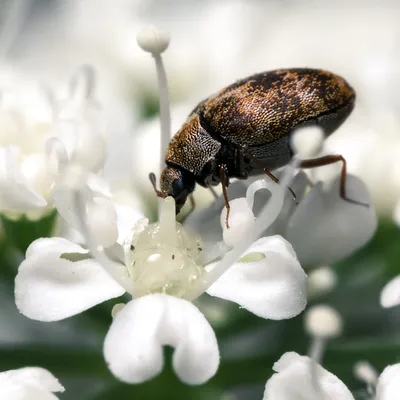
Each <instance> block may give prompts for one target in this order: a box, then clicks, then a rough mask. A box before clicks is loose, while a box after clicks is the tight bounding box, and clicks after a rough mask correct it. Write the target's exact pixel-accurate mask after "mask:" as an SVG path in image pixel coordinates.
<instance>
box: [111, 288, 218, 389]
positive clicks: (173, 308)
mask: <svg viewBox="0 0 400 400" xmlns="http://www.w3.org/2000/svg"><path fill="white" fill-rule="evenodd" d="M163 345H169V346H172V347H174V348H175V352H174V356H173V366H174V369H175V372H176V373H177V375H178V376H179V378H180V379H181V380H182V381H183V382H185V383H187V384H192V385H193V384H201V383H204V382H206V381H207V380H208V379H210V378H211V377H212V376H213V375H214V374H215V373H216V371H217V368H218V365H219V351H218V344H217V339H216V337H215V334H214V331H213V330H212V328H211V326H210V325H209V323H208V322H207V320H206V319H205V318H204V315H203V314H202V313H201V312H200V311H199V310H198V309H197V308H196V307H195V306H194V305H193V304H192V303H190V302H188V301H187V300H183V299H179V298H176V297H172V296H167V295H164V294H153V295H147V296H144V297H140V298H138V299H136V300H132V301H131V302H129V303H128V304H127V305H126V306H125V308H124V309H123V310H122V311H120V312H119V313H118V315H117V316H116V318H115V320H114V321H113V323H112V325H111V327H110V330H109V331H108V333H107V336H106V339H105V342H104V356H105V359H106V361H107V363H108V366H109V368H110V370H111V372H112V373H113V374H114V375H115V376H116V377H117V378H119V379H121V380H122V381H124V382H128V383H140V382H144V381H147V380H149V379H151V378H153V377H154V376H156V375H157V374H159V373H160V372H161V370H162V368H163V355H162V346H163Z"/></svg>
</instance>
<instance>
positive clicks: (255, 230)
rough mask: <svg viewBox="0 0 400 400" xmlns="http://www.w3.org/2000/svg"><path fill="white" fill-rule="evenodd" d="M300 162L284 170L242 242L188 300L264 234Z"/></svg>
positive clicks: (210, 283)
mask: <svg viewBox="0 0 400 400" xmlns="http://www.w3.org/2000/svg"><path fill="white" fill-rule="evenodd" d="M299 163H300V160H299V159H297V158H296V157H295V158H294V159H293V161H292V162H291V164H289V166H288V167H287V168H286V170H285V173H284V175H283V177H282V179H281V180H280V182H279V184H276V185H274V186H271V188H274V189H273V191H274V192H273V193H272V195H271V197H270V199H269V201H268V202H267V203H266V204H265V206H264V207H263V209H262V210H261V212H260V213H259V215H258V218H257V219H256V222H255V224H254V225H253V226H252V227H251V229H249V230H245V232H243V241H242V242H241V243H239V244H238V245H237V246H235V247H234V248H233V249H232V251H231V252H229V253H227V254H226V255H225V257H224V258H223V259H222V260H221V261H220V262H218V263H217V264H216V265H215V266H214V268H213V269H212V270H211V271H209V272H208V273H207V275H206V276H205V278H204V280H203V282H202V284H201V285H199V287H198V289H197V291H194V292H193V297H192V298H190V299H188V300H194V299H195V298H197V297H198V296H200V295H201V294H202V293H204V292H205V291H206V290H207V289H208V288H209V287H210V286H211V285H212V284H213V283H214V282H215V281H216V280H217V279H218V278H219V277H220V276H221V275H223V274H224V273H225V272H226V271H227V270H228V269H229V268H230V267H231V266H232V265H233V264H234V263H235V262H236V261H237V260H238V259H239V258H240V256H241V255H242V254H243V253H244V252H245V251H246V250H247V249H248V248H249V247H250V246H251V245H252V243H253V242H254V241H255V240H257V239H258V238H259V237H260V235H261V234H262V232H264V231H265V230H266V229H267V228H268V227H269V226H270V225H271V224H272V223H273V222H274V221H275V219H276V218H277V217H278V215H279V213H280V212H281V209H282V207H283V201H284V194H285V189H286V188H287V187H288V186H289V183H290V181H291V180H292V179H293V176H294V173H295V170H296V168H297V167H298V165H299Z"/></svg>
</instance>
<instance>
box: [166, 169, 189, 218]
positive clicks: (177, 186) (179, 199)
mask: <svg viewBox="0 0 400 400" xmlns="http://www.w3.org/2000/svg"><path fill="white" fill-rule="evenodd" d="M160 186H161V193H162V194H163V196H164V197H167V196H171V197H173V198H174V199H175V205H176V213H177V214H178V213H179V211H180V210H181V208H182V207H183V205H184V204H185V202H186V199H187V197H188V196H189V194H191V193H192V192H193V190H194V186H195V180H194V177H193V174H191V173H190V172H188V171H185V170H183V169H178V168H174V167H166V168H164V171H163V172H162V174H161V181H160Z"/></svg>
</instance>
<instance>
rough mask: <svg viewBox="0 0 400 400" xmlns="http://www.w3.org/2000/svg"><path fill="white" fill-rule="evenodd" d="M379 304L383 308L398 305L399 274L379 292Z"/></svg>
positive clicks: (399, 292)
mask: <svg viewBox="0 0 400 400" xmlns="http://www.w3.org/2000/svg"><path fill="white" fill-rule="evenodd" d="M380 301H381V306H382V307H383V308H389V307H395V306H398V305H400V275H398V276H396V277H395V278H393V279H392V280H391V281H389V282H388V283H387V284H386V285H385V287H384V288H383V289H382V292H381V299H380Z"/></svg>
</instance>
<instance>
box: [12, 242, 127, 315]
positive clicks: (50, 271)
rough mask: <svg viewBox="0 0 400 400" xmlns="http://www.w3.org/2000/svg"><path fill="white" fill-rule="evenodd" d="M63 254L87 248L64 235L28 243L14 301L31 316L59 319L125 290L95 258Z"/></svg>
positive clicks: (80, 251)
mask: <svg viewBox="0 0 400 400" xmlns="http://www.w3.org/2000/svg"><path fill="white" fill-rule="evenodd" d="M64 253H77V254H78V255H79V254H82V255H85V254H87V251H86V250H84V249H83V248H82V247H80V246H78V245H75V244H73V243H71V242H68V241H67V240H65V239H62V238H52V239H38V240H36V241H34V242H33V243H32V244H31V245H30V246H29V248H28V250H27V257H26V259H25V260H24V261H23V262H22V263H21V265H20V266H19V269H18V274H17V276H16V278H15V302H16V305H17V307H18V309H19V311H20V312H21V313H22V314H24V315H25V316H27V317H28V318H32V319H36V320H39V321H58V320H61V319H64V318H67V317H70V316H72V315H75V314H78V313H80V312H82V311H84V310H87V309H88V308H90V307H93V306H95V305H96V304H99V303H102V302H103V301H105V300H108V299H112V298H114V297H118V296H121V295H122V294H123V293H124V292H125V291H124V289H123V288H122V287H121V286H120V285H119V284H118V283H116V282H115V281H114V280H113V279H112V278H111V277H110V276H109V275H108V274H107V273H106V272H105V271H104V270H103V268H102V267H101V266H100V265H99V264H97V263H96V262H95V261H93V260H91V259H87V260H82V261H75V262H71V261H68V260H66V259H61V258H60V256H61V255H62V254H64ZM116 268H118V265H117V264H116Z"/></svg>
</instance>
